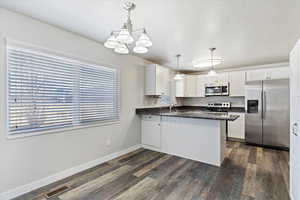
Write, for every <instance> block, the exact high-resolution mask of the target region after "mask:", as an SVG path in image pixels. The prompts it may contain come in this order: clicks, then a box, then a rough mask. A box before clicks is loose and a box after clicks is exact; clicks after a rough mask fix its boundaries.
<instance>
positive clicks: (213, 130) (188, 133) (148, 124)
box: [136, 107, 239, 166]
mask: <svg viewBox="0 0 300 200" xmlns="http://www.w3.org/2000/svg"><path fill="white" fill-rule="evenodd" d="M136 113H137V114H139V115H140V116H141V118H142V144H143V147H144V148H146V149H151V150H154V151H159V152H163V153H167V154H171V155H176V156H179V157H183V158H188V159H192V160H196V161H200V162H204V163H207V164H211V165H215V166H221V164H222V161H223V159H224V154H225V145H226V121H227V120H228V121H234V120H236V119H237V118H238V117H239V116H238V115H232V114H227V113H220V112H209V111H204V110H198V109H188V108H184V107H178V108H173V110H172V111H170V110H169V109H168V108H167V107H159V108H158V107H154V108H139V109H136Z"/></svg>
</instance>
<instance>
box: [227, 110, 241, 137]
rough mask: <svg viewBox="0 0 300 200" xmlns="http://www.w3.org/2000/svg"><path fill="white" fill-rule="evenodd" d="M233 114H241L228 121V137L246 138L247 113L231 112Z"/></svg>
mask: <svg viewBox="0 0 300 200" xmlns="http://www.w3.org/2000/svg"><path fill="white" fill-rule="evenodd" d="M229 114H231V115H239V116H240V117H239V118H238V119H236V120H235V121H228V137H231V138H238V139H245V114H244V113H231V112H230V113H229Z"/></svg>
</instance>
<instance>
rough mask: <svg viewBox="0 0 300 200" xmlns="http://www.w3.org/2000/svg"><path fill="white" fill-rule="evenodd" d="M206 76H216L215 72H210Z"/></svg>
mask: <svg viewBox="0 0 300 200" xmlns="http://www.w3.org/2000/svg"><path fill="white" fill-rule="evenodd" d="M207 76H217V72H216V71H215V70H210V71H209V72H208V74H207Z"/></svg>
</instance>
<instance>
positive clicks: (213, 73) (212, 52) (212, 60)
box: [207, 48, 217, 76]
mask: <svg viewBox="0 0 300 200" xmlns="http://www.w3.org/2000/svg"><path fill="white" fill-rule="evenodd" d="M209 50H210V55H211V59H210V60H211V69H210V71H209V72H208V74H207V75H208V76H217V72H216V71H215V69H214V51H215V50H216V48H209Z"/></svg>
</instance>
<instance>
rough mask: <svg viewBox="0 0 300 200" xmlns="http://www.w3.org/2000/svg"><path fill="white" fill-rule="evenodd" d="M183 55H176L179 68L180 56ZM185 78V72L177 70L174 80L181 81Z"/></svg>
mask: <svg viewBox="0 0 300 200" xmlns="http://www.w3.org/2000/svg"><path fill="white" fill-rule="evenodd" d="M180 57H181V55H180V54H177V55H176V59H177V70H179V58H180ZM183 78H184V74H181V73H180V72H179V71H177V72H176V74H175V76H174V80H176V81H179V80H182V79H183Z"/></svg>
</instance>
